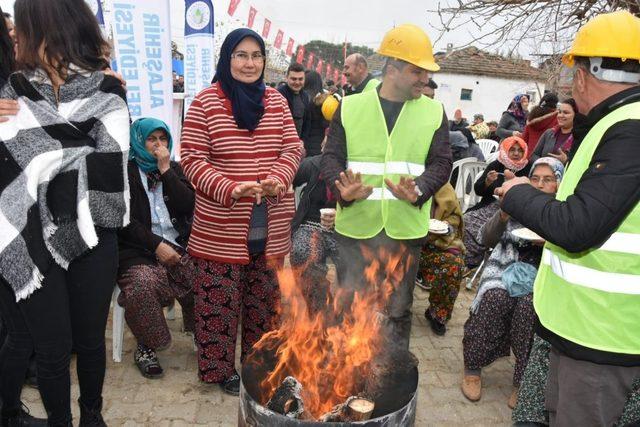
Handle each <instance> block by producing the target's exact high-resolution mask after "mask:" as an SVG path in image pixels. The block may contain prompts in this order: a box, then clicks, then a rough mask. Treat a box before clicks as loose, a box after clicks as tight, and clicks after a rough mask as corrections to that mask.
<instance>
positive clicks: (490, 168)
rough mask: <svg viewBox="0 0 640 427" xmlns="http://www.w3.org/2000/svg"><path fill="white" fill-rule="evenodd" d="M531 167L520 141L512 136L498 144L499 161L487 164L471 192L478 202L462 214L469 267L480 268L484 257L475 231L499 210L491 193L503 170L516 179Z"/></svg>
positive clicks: (498, 182)
mask: <svg viewBox="0 0 640 427" xmlns="http://www.w3.org/2000/svg"><path fill="white" fill-rule="evenodd" d="M530 167H531V165H530V162H529V160H527V144H526V143H525V142H524V140H522V138H519V137H517V136H512V137H509V138H506V139H504V140H503V141H502V142H501V143H500V147H499V148H498V158H497V159H496V160H494V161H493V162H491V163H489V164H488V165H487V167H486V168H485V170H484V172H483V173H482V175H481V176H480V177H479V178H478V179H477V180H476V182H475V184H474V186H473V189H474V191H475V193H476V194H477V195H478V196H480V197H481V199H480V201H479V202H478V203H477V204H476V205H475V206H473V207H471V208H469V209H468V210H467V212H466V213H465V214H464V223H465V226H466V227H465V230H464V245H465V247H466V248H467V254H466V256H465V262H466V263H467V266H468V267H470V268H472V267H475V266H477V265H479V264H480V262H481V261H482V258H483V256H484V252H485V250H486V248H485V247H484V246H483V245H482V244H481V243H480V242H478V239H477V235H478V230H479V229H480V227H481V226H482V225H484V223H485V222H487V220H488V219H489V218H491V217H492V216H493V214H494V213H495V212H496V211H497V210H498V209H499V206H498V201H497V200H496V198H495V197H494V196H493V192H494V190H495V189H496V188H498V187H500V186H501V185H502V183H503V182H504V172H505V170H510V171H511V172H513V173H514V174H515V175H516V176H527V174H528V173H529V170H530Z"/></svg>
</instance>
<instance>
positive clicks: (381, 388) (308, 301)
mask: <svg viewBox="0 0 640 427" xmlns="http://www.w3.org/2000/svg"><path fill="white" fill-rule="evenodd" d="M363 250H364V249H363ZM364 255H365V259H367V260H368V262H369V264H368V265H366V266H363V275H364V277H366V279H367V280H366V282H367V286H364V287H362V288H354V287H350V286H349V284H344V283H341V284H340V285H337V284H331V283H329V282H328V281H327V282H326V283H325V284H324V285H322V286H320V287H318V286H315V287H314V288H313V289H308V288H306V287H305V286H306V285H305V283H309V281H306V280H304V278H301V277H300V275H299V274H298V272H297V271H294V270H291V269H283V270H281V271H280V272H279V274H278V278H279V282H280V290H281V294H282V307H281V310H280V325H279V327H278V328H277V329H276V330H273V331H271V332H269V333H267V334H265V335H264V336H263V337H262V339H261V340H260V341H259V342H258V343H257V344H256V345H255V346H254V350H253V352H252V353H251V355H250V356H249V357H248V358H247V360H246V361H245V363H244V365H243V370H242V386H243V389H244V390H243V391H244V393H241V399H243V398H245V399H249V400H252V401H253V403H254V404H255V405H258V406H260V407H261V408H259V409H263V408H267V409H268V410H270V411H273V413H277V414H281V415H283V416H285V417H287V418H289V419H296V420H299V421H302V422H305V421H306V422H354V423H359V422H363V421H364V420H367V419H369V418H376V417H380V416H383V417H384V416H387V415H389V414H392V413H394V412H395V411H398V410H402V409H406V408H405V407H406V406H413V411H408V412H411V415H409V416H408V417H407V415H406V414H404V413H403V417H404V418H405V419H406V420H408V421H407V422H406V423H403V424H396V425H410V424H412V423H413V417H414V416H415V393H416V388H417V369H416V366H417V360H416V359H415V357H414V356H413V355H412V354H411V353H410V352H409V351H408V350H406V349H403V348H400V346H398V345H395V344H394V339H393V329H392V328H391V326H390V325H391V324H390V322H389V320H388V319H387V317H386V316H385V314H384V313H385V307H386V304H387V302H388V301H389V297H390V296H391V295H392V294H393V292H394V291H395V289H396V288H397V286H398V284H399V283H400V282H401V279H402V277H403V275H404V274H406V271H398V266H399V265H401V264H400V263H399V261H400V260H401V259H402V258H403V257H405V256H408V255H407V254H406V253H404V252H401V253H396V254H392V253H386V252H384V251H382V252H380V253H376V254H373V253H364ZM246 403H247V402H241V414H240V418H241V425H253V424H252V423H248V422H247V423H245V424H243V420H242V418H243V413H242V412H243V410H245V412H247V411H246V409H247V408H245V406H246ZM249 406H251V405H249ZM243 408H244V409H243ZM254 409H255V408H254ZM409 409H411V408H409ZM257 412H260V411H257ZM268 412H269V411H267V412H266V413H268ZM405 412H406V411H405ZM263 414H264V411H263ZM245 415H246V414H245ZM245 421H246V420H245ZM269 422H271V423H272V424H273V425H277V423H275V422H273V420H271V421H269ZM283 425H284V424H283ZM287 425H290V424H287ZM380 425H387V424H380ZM389 425H391V424H389Z"/></svg>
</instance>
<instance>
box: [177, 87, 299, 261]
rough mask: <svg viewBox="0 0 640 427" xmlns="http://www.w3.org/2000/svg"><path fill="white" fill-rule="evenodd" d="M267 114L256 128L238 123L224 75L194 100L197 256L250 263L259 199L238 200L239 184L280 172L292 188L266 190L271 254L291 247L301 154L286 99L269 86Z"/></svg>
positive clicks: (190, 171) (186, 145) (191, 154)
mask: <svg viewBox="0 0 640 427" xmlns="http://www.w3.org/2000/svg"><path fill="white" fill-rule="evenodd" d="M263 100H264V106H265V110H264V115H263V116H262V119H261V120H260V123H259V125H258V127H257V128H256V129H255V131H253V132H249V131H248V130H246V129H240V128H238V126H237V125H236V122H235V120H234V118H233V114H232V110H231V101H230V100H229V99H228V98H227V96H226V95H225V93H224V91H223V90H222V88H221V87H220V86H219V84H218V83H216V84H214V85H213V86H211V87H209V88H207V89H205V90H203V91H202V92H200V93H199V94H198V95H197V96H196V97H195V98H194V100H193V102H192V103H191V106H190V108H189V111H188V112H187V116H186V118H185V121H184V126H183V130H182V145H181V157H182V159H181V162H182V167H183V169H184V172H185V175H186V176H187V178H188V179H189V180H190V181H191V183H192V184H193V186H194V187H195V189H196V206H195V215H194V220H193V226H192V229H191V236H190V237H189V244H188V247H187V250H188V252H189V253H190V254H191V255H192V256H195V257H198V258H204V259H209V260H214V261H218V262H224V263H232V264H248V263H249V252H248V248H247V235H248V232H249V222H250V219H251V212H252V209H253V204H254V199H253V198H249V197H245V198H241V199H239V200H234V199H233V198H232V197H231V193H232V192H233V189H234V188H235V187H236V185H237V184H238V183H240V182H246V181H260V180H265V179H273V180H275V181H277V182H278V183H281V184H282V185H283V186H284V188H285V190H283V191H281V193H280V194H278V195H277V197H267V198H266V199H265V202H263V203H267V217H268V219H267V229H268V232H267V245H266V248H265V254H266V255H267V257H270V258H276V257H282V256H284V255H286V254H287V253H288V252H289V250H290V247H291V219H292V218H293V214H294V210H295V209H294V199H293V192H292V191H291V190H290V186H291V182H292V180H293V177H294V175H295V173H296V170H297V168H298V164H299V162H300V157H301V148H302V145H301V143H300V139H299V138H298V134H297V132H296V128H295V125H294V123H293V119H292V117H291V113H290V112H289V108H288V106H287V101H286V100H285V99H284V97H283V96H282V95H280V94H279V93H278V91H276V90H275V89H272V88H269V87H267V89H266V91H265V95H264V99H263Z"/></svg>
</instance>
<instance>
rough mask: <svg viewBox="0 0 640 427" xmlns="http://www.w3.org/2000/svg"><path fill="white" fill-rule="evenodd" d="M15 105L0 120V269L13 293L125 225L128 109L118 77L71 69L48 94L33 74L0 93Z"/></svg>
mask: <svg viewBox="0 0 640 427" xmlns="http://www.w3.org/2000/svg"><path fill="white" fill-rule="evenodd" d="M0 98H3V99H15V100H17V101H18V103H19V106H20V111H19V112H18V114H17V116H15V117H12V118H10V120H9V121H8V122H6V123H0V275H2V277H3V278H4V280H6V281H7V282H8V283H9V284H10V285H11V287H12V288H13V290H14V292H15V294H16V299H17V300H21V299H23V298H26V297H28V296H29V295H30V294H31V293H33V292H34V291H35V290H36V289H38V288H40V287H41V286H42V280H43V278H44V275H45V273H46V272H47V270H48V269H49V267H50V266H51V264H52V263H53V262H56V263H58V264H59V265H60V266H62V267H63V268H65V269H66V268H68V266H69V263H70V262H71V261H73V260H74V259H75V258H77V257H78V256H80V255H81V254H83V253H84V252H86V251H87V250H88V249H90V248H92V247H94V246H95V245H97V244H98V236H97V233H96V227H103V228H118V227H123V226H125V225H127V224H128V222H129V185H128V180H127V156H128V150H129V112H128V109H127V104H126V102H125V94H124V90H123V89H122V88H121V86H120V82H119V81H118V80H117V79H115V78H113V77H109V76H105V75H104V74H103V73H82V72H76V73H75V74H74V75H72V76H71V77H69V78H68V79H67V81H66V82H65V83H64V84H63V85H62V86H61V87H60V90H59V97H58V99H56V97H55V94H54V92H53V87H52V86H51V82H50V81H49V79H48V78H47V76H46V74H45V73H43V72H41V71H36V72H17V73H14V74H12V75H11V76H10V77H9V81H8V82H7V84H6V85H5V86H4V88H3V89H2V91H0Z"/></svg>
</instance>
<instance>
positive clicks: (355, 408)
mask: <svg viewBox="0 0 640 427" xmlns="http://www.w3.org/2000/svg"><path fill="white" fill-rule="evenodd" d="M374 407H375V403H373V402H372V401H371V400H369V399H365V398H364V397H358V396H351V397H350V398H348V399H347V400H346V401H345V402H344V403H341V404H339V405H336V406H334V407H333V409H332V410H331V411H330V412H328V413H326V414H324V415H323V416H322V417H320V421H322V422H324V423H338V422H352V421H366V420H368V419H369V418H371V414H372V413H373V408H374Z"/></svg>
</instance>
